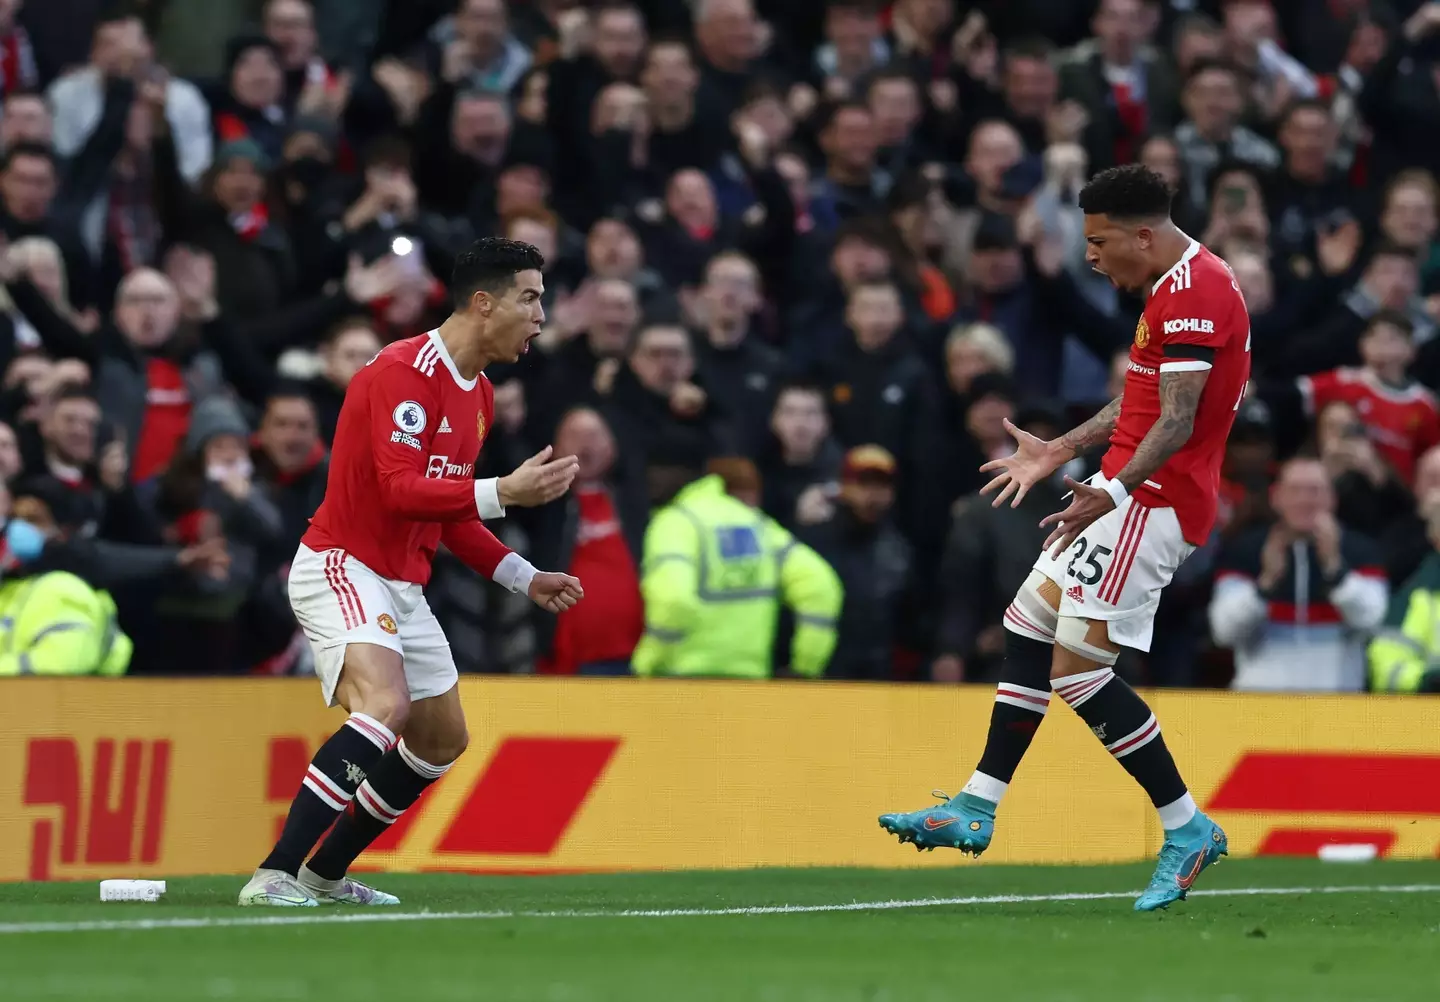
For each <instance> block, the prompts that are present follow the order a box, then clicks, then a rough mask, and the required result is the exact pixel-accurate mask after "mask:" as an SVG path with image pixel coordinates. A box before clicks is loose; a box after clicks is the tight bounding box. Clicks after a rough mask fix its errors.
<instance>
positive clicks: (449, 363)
mask: <svg viewBox="0 0 1440 1002" xmlns="http://www.w3.org/2000/svg"><path fill="white" fill-rule="evenodd" d="M429 338H430V341H431V343H432V344H434V345H435V350H436V351H438V352H439V353H440V361H442V362H444V363H445V368H447V369H449V370H450V375H451V376H452V377H453V378H454V380H455V384H456V385H457V386H459V387H460V389H462V390H464V391H465V392H467V393H468V392H470V391H471V390H473V389H475V384H476V383H477V382H478V381H479V378H480V377H478V376H477V377H475V379H464V378H461V376H460V370H459V369H457V368H455V360H454V359H453V358H451V357H450V350H449V349H448V348H446V347H445V342H444V341H443V340H442V339H441V337H440V332H439V331H438V330H433V331H431V332H430V334H429Z"/></svg>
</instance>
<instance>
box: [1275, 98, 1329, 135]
mask: <svg viewBox="0 0 1440 1002" xmlns="http://www.w3.org/2000/svg"><path fill="white" fill-rule="evenodd" d="M1302 111H1318V112H1320V114H1322V115H1324V116H1325V117H1326V118H1329V117H1330V105H1329V103H1328V102H1326V101H1322V100H1321V99H1320V98H1318V97H1297V98H1296V99H1295V100H1293V101H1291V102H1290V103H1289V104H1287V105H1286V106H1285V107H1284V108H1283V109H1282V110H1281V112H1280V117H1279V119H1278V120H1277V121H1276V122H1275V125H1276V127H1277V128H1282V129H1283V128H1284V127H1285V126H1287V125H1289V124H1290V119H1292V118H1294V117H1295V116H1296V115H1297V114H1299V113H1300V112H1302Z"/></svg>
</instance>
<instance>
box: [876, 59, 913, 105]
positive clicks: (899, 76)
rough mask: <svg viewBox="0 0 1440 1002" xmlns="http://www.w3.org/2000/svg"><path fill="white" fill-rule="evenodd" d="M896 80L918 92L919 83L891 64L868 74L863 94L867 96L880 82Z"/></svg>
mask: <svg viewBox="0 0 1440 1002" xmlns="http://www.w3.org/2000/svg"><path fill="white" fill-rule="evenodd" d="M896 81H898V82H900V83H907V84H909V85H910V86H911V87H914V88H915V92H916V93H917V94H918V93H919V92H920V84H919V82H918V81H916V79H915V77H914V76H913V75H911V74H909V73H906V72H905V71H904V70H901V69H896V68H895V67H893V66H887V67H885V68H884V69H882V70H876V71H875V72H874V73H872V74H870V78H869V79H868V80H867V81H866V82H865V96H866V97H869V96H870V95H871V94H873V93H874V92H875V88H876V87H877V86H879V85H880V84H882V83H894V82H896Z"/></svg>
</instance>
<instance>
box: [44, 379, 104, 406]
mask: <svg viewBox="0 0 1440 1002" xmlns="http://www.w3.org/2000/svg"><path fill="white" fill-rule="evenodd" d="M67 400H88V401H90V402H91V403H92V404H94V405H95V406H97V407H98V406H100V398H98V397H97V396H95V391H94V390H92V389H91V388H90V387H89V386H87V385H85V384H84V383H62V384H60V385H59V386H58V387H56V388H55V391H54V392H53V393H51V394H50V403H51V404H52V405H54V404H63V403H64V402H65V401H67Z"/></svg>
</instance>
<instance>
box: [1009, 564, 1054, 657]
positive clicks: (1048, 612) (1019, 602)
mask: <svg viewBox="0 0 1440 1002" xmlns="http://www.w3.org/2000/svg"><path fill="white" fill-rule="evenodd" d="M1051 590H1053V591H1054V595H1053V596H1051V595H1050V594H1049V592H1050V591H1051ZM1059 605H1060V586H1059V585H1057V584H1056V583H1055V582H1054V581H1051V580H1050V579H1049V578H1047V577H1046V576H1045V575H1044V574H1042V573H1040V572H1039V571H1031V572H1030V576H1029V577H1027V578H1026V579H1025V583H1024V584H1022V585H1021V586H1020V589H1019V590H1018V591H1017V592H1016V593H1015V600H1014V601H1013V602H1011V603H1010V608H1009V609H1007V610H1005V626H1006V628H1007V629H1009V630H1010V631H1011V632H1014V633H1018V634H1020V635H1022V636H1028V637H1031V638H1033V639H1035V640H1040V641H1043V642H1045V643H1050V642H1053V641H1054V639H1055V621H1056V612H1055V610H1056V608H1057V607H1058V606H1059Z"/></svg>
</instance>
